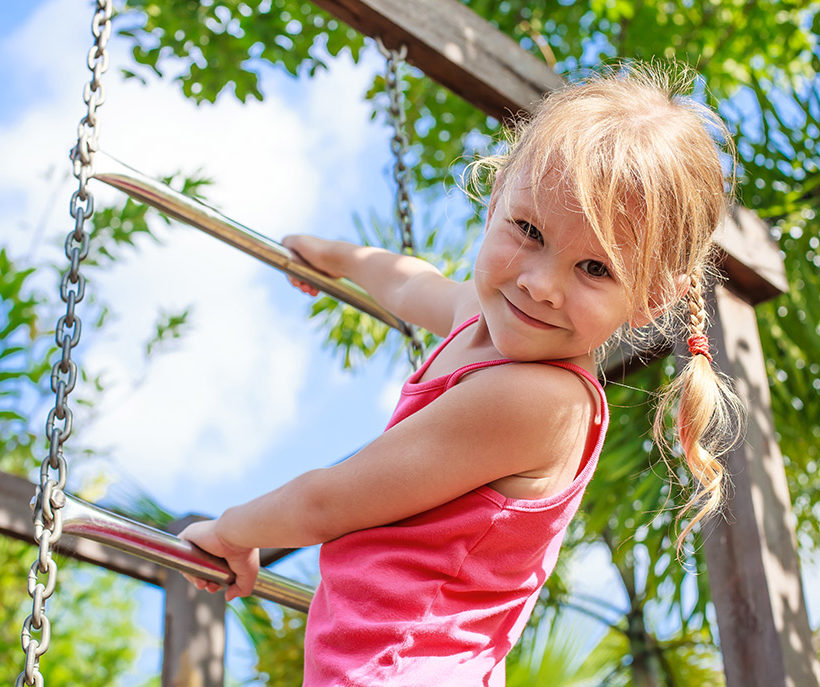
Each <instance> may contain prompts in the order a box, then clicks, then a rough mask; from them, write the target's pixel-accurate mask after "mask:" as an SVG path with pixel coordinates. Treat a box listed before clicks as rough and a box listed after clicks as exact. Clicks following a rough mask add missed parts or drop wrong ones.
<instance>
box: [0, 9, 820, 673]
mask: <svg viewBox="0 0 820 687" xmlns="http://www.w3.org/2000/svg"><path fill="white" fill-rule="evenodd" d="M98 4H99V5H104V4H105V3H104V0H99V3H98ZM316 4H317V5H318V6H320V7H322V8H323V9H325V10H327V11H329V12H331V13H333V14H334V15H336V16H337V17H338V18H339V19H340V20H342V21H345V22H346V23H348V24H349V25H350V26H352V27H353V28H355V29H357V30H358V31H360V32H361V33H363V34H365V35H368V36H371V37H375V38H379V39H381V41H382V42H383V43H384V44H385V45H386V46H388V47H390V48H399V47H400V46H406V51H407V53H406V55H407V56H406V59H407V61H408V62H410V63H412V64H413V65H414V66H416V67H418V68H419V69H421V70H422V71H424V72H425V73H426V74H427V75H428V76H430V77H431V78H434V79H435V80H437V81H439V82H440V83H442V84H443V85H444V86H447V87H448V88H450V89H451V90H452V91H454V92H455V93H457V94H458V95H460V96H461V97H463V98H464V99H465V100H467V101H469V102H471V103H472V104H474V105H475V106H476V107H479V108H480V109H482V110H483V111H485V112H486V113H487V114H489V115H492V116H494V117H496V118H499V119H505V118H507V117H508V116H509V115H510V114H512V113H516V112H519V111H526V110H528V109H529V108H530V106H531V105H532V104H533V103H535V102H536V101H537V100H538V99H539V98H540V96H541V94H542V93H543V92H544V91H548V90H552V89H555V88H560V86H561V84H562V80H561V79H560V77H558V76H557V75H556V74H555V73H554V72H553V71H552V70H551V69H550V67H549V66H548V65H547V64H545V63H543V62H541V61H540V60H538V59H537V58H535V57H534V56H532V55H530V54H529V53H527V52H526V51H524V50H523V49H522V48H521V47H520V46H518V45H517V44H516V43H515V42H514V41H512V40H511V39H510V38H509V37H507V36H505V35H504V34H502V33H501V32H499V31H498V30H497V29H495V28H494V27H492V26H491V25H490V24H489V23H488V22H486V21H484V20H483V19H481V18H480V17H478V16H477V15H475V14H474V13H473V12H471V11H470V10H469V9H468V8H466V7H465V6H463V5H461V4H460V3H458V2H457V1H456V0H446V1H445V0H417V1H415V2H413V3H407V2H402V1H401V0H364V1H363V0H340V1H335V0H317V2H316ZM94 157H95V164H94V172H93V178H94V179H97V180H98V181H101V182H104V183H106V184H109V185H112V186H115V187H117V188H120V189H121V190H123V191H124V192H126V193H128V194H129V195H131V196H132V197H134V198H136V199H139V200H141V201H143V202H147V203H149V204H151V205H154V206H155V207H157V208H159V209H160V210H162V211H163V212H165V213H166V214H168V215H170V216H172V217H175V218H177V219H179V220H181V221H183V222H185V223H187V224H190V225H192V226H195V227H197V228H199V229H201V230H204V231H207V232H208V233H210V234H212V235H214V236H216V237H218V238H220V239H221V240H223V241H225V242H227V243H229V244H231V245H234V246H235V247H238V248H240V249H241V250H244V251H245V252H247V253H249V254H251V255H253V256H254V257H257V258H258V259H261V260H263V261H265V262H267V263H268V264H271V265H273V266H275V267H277V268H278V269H282V270H284V271H286V272H288V273H290V274H293V275H295V276H298V277H299V278H301V279H303V280H305V281H308V282H310V283H313V284H314V285H316V286H317V287H318V288H320V289H322V290H323V291H325V292H327V293H330V294H331V295H334V296H336V297H338V298H340V299H342V300H344V301H346V302H348V303H351V304H352V305H354V306H356V307H358V308H360V309H362V310H364V311H366V312H369V313H370V314H372V315H374V316H376V317H378V318H379V319H381V320H383V321H384V322H386V323H387V324H389V325H390V326H392V327H394V328H396V329H398V330H399V331H402V333H404V334H410V333H411V332H410V330H409V328H408V327H407V325H406V323H404V322H402V321H400V320H398V319H397V318H395V316H393V315H392V314H391V313H388V312H386V311H383V310H382V309H380V308H379V307H378V306H377V305H376V304H375V303H373V302H372V300H371V299H369V297H368V296H367V295H366V294H364V293H363V292H361V291H359V290H357V289H355V288H353V287H352V285H350V284H347V283H344V282H339V281H338V280H330V279H328V278H326V277H324V276H323V275H321V274H319V273H317V272H315V271H313V270H310V268H305V267H302V266H299V265H298V264H296V263H294V262H293V261H292V256H291V255H290V254H289V252H288V251H287V249H285V248H283V247H282V246H280V245H279V244H277V243H276V242H274V241H271V240H270V239H267V238H265V237H263V236H261V235H259V234H256V233H255V232H253V231H252V230H250V229H248V228H246V227H242V226H241V225H238V224H237V223H235V222H233V221H232V220H229V219H228V218H226V217H224V216H222V215H220V214H219V213H217V212H216V211H214V210H212V209H211V208H208V207H207V206H204V205H202V204H201V203H198V202H197V201H194V200H191V199H189V198H187V197H185V196H182V195H181V194H178V193H175V192H173V191H172V190H171V189H169V188H167V187H165V186H163V185H162V184H159V183H157V182H155V181H153V180H151V179H148V178H146V177H144V176H142V175H141V174H139V173H138V172H136V171H135V170H131V169H130V168H128V167H127V166H125V165H123V164H122V163H118V162H116V161H114V160H112V159H111V158H109V157H108V156H105V155H103V154H101V153H96V154H95V156H94ZM80 214H83V213H80ZM86 219H87V217H86ZM716 242H717V244H718V246H719V248H720V251H721V268H722V270H723V271H724V272H725V276H726V278H727V280H726V282H725V286H718V287H717V288H716V289H715V291H714V292H713V293H712V294H710V302H711V306H712V310H713V311H714V315H713V318H712V322H713V323H712V326H711V329H710V337H711V339H712V340H713V341H714V342H715V350H716V351H717V353H716V356H715V362H716V363H717V365H718V366H719V367H720V369H721V370H723V371H724V372H725V373H726V374H728V375H729V376H731V377H733V378H734V380H735V384H736V387H737V391H738V393H739V395H740V396H741V398H742V399H743V400H744V402H745V403H746V405H747V406H748V407H749V425H748V428H747V437H746V440H745V442H744V443H743V444H741V445H740V446H738V447H737V448H736V449H735V450H734V451H733V452H732V453H731V454H729V456H728V457H727V459H726V460H727V466H728V470H729V472H730V474H731V475H732V477H733V484H734V489H733V491H732V493H731V494H730V497H729V502H728V503H727V506H726V513H727V517H726V518H725V519H715V520H714V521H712V523H711V524H710V525H709V526H708V528H707V531H705V532H704V547H705V550H706V555H707V561H708V567H709V574H710V585H711V588H712V597H713V600H714V603H715V607H716V610H717V617H718V624H719V629H720V636H721V647H722V651H723V660H724V668H725V672H726V677H727V685H729V687H740V686H743V687H747V686H749V687H756V686H758V685H759V686H760V687H779V686H780V685H783V686H784V687H786V686H787V685H793V686H794V687H816V686H817V685H818V684H820V667H818V664H817V661H816V658H815V657H814V652H813V649H812V645H811V633H810V630H809V625H808V619H807V616H806V612H805V608H804V605H803V591H802V585H801V580H800V574H799V568H798V561H797V554H796V542H795V537H794V532H793V530H792V526H791V517H790V503H789V494H788V489H787V485H786V479H785V472H784V470H783V464H782V458H781V456H780V453H779V450H778V447H777V443H776V441H775V434H774V427H773V425H772V416H771V408H770V405H771V403H770V399H769V392H768V383H767V379H766V373H765V365H764V359H763V354H762V351H761V348H760V341H759V336H758V332H757V325H756V319H755V314H754V306H755V305H756V304H757V303H760V302H762V301H764V300H767V299H769V298H773V297H774V296H776V295H778V294H779V293H781V292H783V291H785V288H786V284H785V276H784V270H783V265H782V261H781V259H780V257H779V255H778V252H777V248H776V246H775V245H774V244H773V242H772V241H771V240H770V238H769V232H768V227H767V226H766V225H765V223H763V222H762V221H761V220H759V219H758V218H757V217H756V216H755V215H754V214H753V213H752V212H751V211H749V210H746V209H743V208H738V209H736V210H735V211H734V212H733V214H732V215H731V216H730V217H728V218H727V220H726V222H725V224H724V226H723V227H721V228H720V230H719V232H718V234H717V235H716ZM73 269H74V266H73V265H72V270H73ZM77 300H79V298H78V299H77ZM58 329H59V326H58ZM76 336H77V338H79V333H78V330H77V333H76ZM670 352H671V351H670V350H669V349H668V348H667V349H664V348H661V349H659V350H657V351H656V355H657V356H658V357H660V356H664V355H667V354H668V353H670ZM675 352H676V354H678V353H679V354H681V355H684V352H683V351H680V352H679V351H675ZM639 364H640V362H639V361H638V360H637V358H636V357H633V356H632V355H630V353H629V352H628V351H624V352H623V356H622V358H621V359H620V360H617V361H614V362H613V363H612V364H611V365H610V367H609V369H608V371H607V376H608V377H610V378H620V377H622V376H623V375H625V374H626V373H627V372H628V371H629V370H631V369H633V368H634V367H635V366H636V365H639ZM33 491H34V485H31V484H30V483H28V482H27V481H26V480H22V479H20V478H16V477H12V476H9V475H0V496H2V498H0V532H2V533H4V534H7V535H10V536H15V537H19V538H22V539H26V540H30V538H31V526H30V509H29V500H30V498H31V495H32V493H33ZM60 494H62V492H60ZM60 498H61V497H60ZM60 498H58V499H57V500H58V501H59V500H60ZM46 500H48V499H46ZM53 507H54V508H55V509H58V508H59V506H58V505H57V504H56V503H55V504H54V505H53ZM62 510H63V515H62V531H63V535H64V538H63V539H61V540H60V543H59V544H58V545H57V549H58V550H60V551H61V552H63V553H66V554H68V555H73V556H76V557H77V558H80V559H82V560H86V561H89V562H93V563H95V564H98V565H102V566H104V567H107V568H110V569H113V570H116V571H118V572H120V573H123V574H127V575H130V576H132V577H135V578H137V579H141V580H143V581H146V582H150V583H152V584H156V585H159V586H162V587H164V588H165V591H166V619H168V618H171V617H173V619H174V621H173V623H170V622H168V623H166V634H165V655H164V664H163V684H164V685H172V684H174V685H176V684H183V683H181V682H179V680H180V675H181V671H182V669H183V668H182V667H183V666H184V668H185V671H186V674H187V675H188V676H189V679H196V680H197V682H196V683H195V684H201V685H217V684H219V685H221V684H222V660H223V656H222V653H223V651H224V629H223V630H222V635H221V637H222V640H220V632H219V631H215V627H214V624H216V625H219V624H220V623H222V622H224V620H223V618H224V610H225V607H224V600H222V598H221V597H219V596H211V595H208V594H206V593H202V592H195V591H194V590H192V589H191V588H190V587H189V586H188V584H187V583H186V582H185V581H184V580H183V578H182V577H181V576H180V575H178V574H175V573H173V572H171V571H170V570H168V569H167V567H170V568H173V569H176V570H185V571H186V572H194V573H196V574H200V575H202V576H204V577H209V578H210V579H214V580H216V581H220V582H224V581H226V579H227V575H228V573H227V571H226V568H225V565H224V563H222V562H220V561H219V560H218V559H213V558H209V557H207V556H203V555H202V554H201V553H200V552H197V551H195V550H194V549H193V547H191V546H190V545H188V544H187V543H184V542H181V541H180V540H178V539H177V538H176V537H173V536H170V535H169V534H168V533H160V532H158V531H155V530H151V529H150V528H146V527H145V526H142V525H139V524H137V523H130V522H129V521H126V520H124V519H122V518H119V517H117V516H111V515H110V514H107V513H105V512H104V511H101V510H100V509H97V508H95V507H93V506H89V505H87V504H83V503H82V502H80V501H78V500H77V499H74V498H73V497H70V496H67V495H65V505H64V506H63V507H62ZM186 523H187V521H186V520H183V521H181V522H180V523H178V525H179V526H178V527H175V528H174V529H175V531H177V532H178V531H180V530H181V529H182V528H183V527H184V525H185V524H186ZM75 537H76V538H75ZM56 538H57V537H52V539H56ZM97 542H104V543H106V544H107V545H108V546H113V547H114V549H113V550H112V549H110V548H107V547H103V546H100V545H99V544H98V543H97ZM41 551H42V547H41ZM281 554H282V552H281V551H276V550H272V551H266V552H263V559H264V560H265V561H267V562H271V561H272V560H275V559H276V558H277V557H278V556H280V555H281ZM134 555H137V556H139V557H140V558H135V557H134ZM42 560H43V557H42V555H41V568H40V569H41V571H42V572H45V570H43V563H42ZM166 566H167V567H166ZM256 591H257V592H258V593H259V595H260V596H262V597H263V598H268V599H271V600H275V601H277V602H279V603H283V604H285V605H288V606H291V607H293V608H297V609H300V610H305V609H306V607H307V605H308V604H309V599H310V590H309V589H307V588H305V587H304V586H303V585H299V584H297V583H293V582H291V581H288V580H285V579H284V578H280V577H278V576H274V575H273V574H272V573H267V574H263V575H262V576H260V580H259V582H258V584H257V590H256ZM203 609H204V612H203ZM203 617H204V618H207V619H208V621H207V623H203V622H202V618H203ZM29 631H30V633H31V631H32V628H30V629H29ZM45 635H46V631H45V630H43V631H42V639H41V640H40V641H41V643H42V644H43V645H45V646H46V648H47V642H46V641H45ZM29 636H30V637H31V636H32V635H31V634H30V635H29ZM36 641H37V640H35V639H30V644H31V643H32V642H36ZM41 648H42V647H41ZM43 650H45V649H43ZM38 657H39V654H38ZM192 671H193V672H192ZM21 675H22V674H21ZM191 675H196V676H197V677H196V678H191V677H190V676H191ZM40 679H41V680H42V678H40ZM18 684H37V682H36V680H35V681H34V682H27V681H23V682H21V681H20V678H18ZM184 684H194V682H190V683H189V682H185V683H184Z"/></svg>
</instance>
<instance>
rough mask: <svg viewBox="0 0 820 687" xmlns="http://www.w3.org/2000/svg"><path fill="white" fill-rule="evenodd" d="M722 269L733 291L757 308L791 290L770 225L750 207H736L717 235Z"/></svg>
mask: <svg viewBox="0 0 820 687" xmlns="http://www.w3.org/2000/svg"><path fill="white" fill-rule="evenodd" d="M714 239H715V243H717V245H718V246H719V247H720V250H721V253H722V256H721V267H722V269H723V270H724V271H725V273H726V276H727V277H728V280H729V285H730V287H731V288H732V290H733V291H735V292H736V293H739V294H740V295H742V296H743V300H745V301H746V302H747V303H751V304H752V305H757V304H758V303H762V302H763V301H767V300H769V299H770V298H775V297H776V296H778V295H780V294H781V293H785V292H786V291H788V289H789V284H788V281H786V269H785V267H784V265H783V258H782V257H781V255H780V251H779V249H778V247H777V242H776V241H775V240H774V239H773V238H772V236H771V232H770V231H769V225H768V224H766V222H764V221H763V220H762V219H760V217H758V216H757V215H756V214H755V213H754V212H752V211H751V210H749V209H748V208H744V207H742V206H735V207H734V208H733V209H732V210H731V211H730V212H729V213H728V214H727V215H726V220H725V221H724V222H723V224H722V225H721V226H720V227H718V230H717V231H716V232H715V236H714Z"/></svg>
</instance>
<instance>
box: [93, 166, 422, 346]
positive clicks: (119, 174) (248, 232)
mask: <svg viewBox="0 0 820 687" xmlns="http://www.w3.org/2000/svg"><path fill="white" fill-rule="evenodd" d="M94 178H95V179H97V180H98V181H102V182H103V183H105V184H108V185H109V186H113V187H114V188H117V189H119V190H120V191H123V192H124V193H126V194H128V195H129V196H131V197H132V198H134V199H135V200H138V201H140V202H143V203H146V204H148V205H150V206H151V207H154V208H156V209H157V210H159V211H160V212H162V213H164V214H166V215H168V216H169V217H173V218H174V219H178V220H179V221H180V222H184V223H185V224H188V225H190V226H192V227H196V228H197V229H201V230H202V231H204V232H205V233H206V234H210V235H211V236H214V237H215V238H218V239H219V240H220V241H224V242H225V243H228V244H230V245H232V246H233V247H234V248H238V249H239V250H241V251H244V252H245V253H248V255H252V256H253V257H255V258H257V259H259V260H261V261H262V262H264V263H267V264H268V265H271V266H272V267H275V268H276V269H278V270H281V271H282V272H285V273H286V274H289V275H291V276H293V277H296V278H297V279H301V280H302V281H305V282H307V283H308V284H311V285H313V286H315V287H316V288H317V289H319V290H321V291H324V292H325V293H327V294H328V295H330V296H333V297H334V298H338V299H339V300H341V301H344V302H345V303H348V304H349V305H352V306H353V307H354V308H357V309H358V310H361V311H362V312H365V313H367V314H368V315H372V316H373V317H375V318H376V319H379V320H381V321H382V322H384V323H385V324H387V325H389V326H390V327H393V328H394V329H398V330H399V331H400V332H401V333H402V334H404V335H405V336H410V333H411V332H410V328H409V326H408V325H407V323H406V322H404V321H403V320H400V319H399V318H398V317H396V316H395V315H394V314H393V313H391V312H390V311H388V310H385V309H384V308H383V307H382V306H380V305H379V304H378V303H376V301H374V300H373V298H371V297H370V295H368V294H367V293H365V291H363V290H362V289H360V288H359V287H358V286H356V285H355V284H353V283H352V282H350V281H348V280H347V279H334V278H333V277H328V276H327V275H326V274H323V273H322V272H319V271H318V270H316V269H314V268H312V267H309V266H307V265H301V264H299V263H297V262H295V256H294V254H293V252H292V251H290V250H288V249H287V248H285V246H283V245H282V244H281V243H278V242H277V241H274V240H273V239H271V238H268V237H267V236H264V235H262V234H260V233H258V232H255V231H253V229H249V228H248V227H246V226H244V225H242V224H239V223H238V222H235V221H234V220H232V219H230V218H229V217H226V216H225V215H223V214H222V213H221V212H219V211H218V210H216V209H214V208H212V207H209V206H208V205H206V204H205V203H203V202H201V201H199V200H196V199H194V198H191V197H189V196H186V195H184V194H182V193H179V192H178V191H175V190H174V189H172V188H171V187H170V186H167V185H166V184H163V183H161V182H159V181H156V180H155V179H151V178H150V177H147V176H145V175H144V174H142V173H141V172H138V171H137V170H135V169H133V168H131V167H129V166H128V165H126V164H124V163H122V162H120V161H119V160H115V159H114V158H113V157H111V156H110V155H107V154H106V153H103V152H102V151H98V152H97V153H95V155H94Z"/></svg>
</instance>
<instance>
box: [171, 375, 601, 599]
mask: <svg viewBox="0 0 820 687" xmlns="http://www.w3.org/2000/svg"><path fill="white" fill-rule="evenodd" d="M594 412H595V401H594V400H592V395H591V392H590V390H589V389H588V388H587V385H586V384H585V383H584V382H582V381H580V380H579V379H578V378H577V376H576V375H573V374H572V373H569V372H567V371H565V370H561V369H558V368H554V367H548V366H545V365H538V364H532V365H527V364H521V365H505V366H503V367H496V368H489V369H485V370H482V371H481V372H480V373H477V374H472V375H469V376H467V377H465V378H464V380H463V381H461V382H459V384H458V385H456V386H455V387H453V388H452V389H450V390H449V391H448V392H447V393H446V394H444V395H443V396H441V397H440V398H439V399H437V400H436V401H434V402H433V403H431V404H430V405H429V406H427V407H425V408H423V409H421V410H419V411H418V412H417V413H415V414H413V415H411V416H410V417H408V418H407V419H405V420H403V421H402V422H400V423H399V424H398V425H396V426H394V427H392V428H391V429H390V430H388V431H387V432H385V433H384V434H382V435H380V436H379V437H378V438H377V439H376V440H375V441H374V442H373V443H371V444H369V445H368V446H366V447H365V448H363V449H362V450H361V451H359V452H358V453H357V454H356V455H355V456H353V457H351V458H349V459H348V460H346V461H344V462H342V463H339V464H338V465H335V466H333V467H330V468H326V469H319V470H312V471H310V472H308V473H305V474H304V475H302V476H300V477H297V478H296V479H294V480H292V481H291V482H288V483H287V484H285V485H283V486H281V487H279V488H278V489H275V490H273V491H271V492H268V493H267V494H264V495H262V496H260V497H258V498H256V499H253V500H252V501H249V502H248V503H245V504H243V505H241V506H236V507H234V508H229V509H228V510H227V511H225V513H224V514H223V515H222V516H221V517H220V518H219V519H217V520H214V521H210V522H207V523H197V524H196V525H193V526H191V528H188V529H186V530H185V531H184V532H183V533H182V535H181V536H183V537H184V538H186V539H189V540H191V541H193V542H194V543H195V544H198V545H200V546H202V548H205V549H206V550H209V551H211V553H214V554H216V555H222V556H226V554H230V556H231V558H228V561H229V565H230V566H231V568H232V569H233V570H234V572H235V573H237V583H236V584H235V585H233V586H232V587H231V588H230V589H229V590H228V594H229V596H230V597H231V598H232V597H233V596H237V595H240V594H248V593H250V591H251V589H252V587H253V580H254V578H255V576H256V569H255V568H252V567H251V568H249V567H248V566H249V565H250V564H249V562H248V561H249V558H251V557H253V556H254V555H258V554H256V552H255V549H256V548H257V547H266V546H282V547H299V546H308V545H311V544H317V543H320V542H325V541H329V540H331V539H335V538H337V537H340V536H342V535H344V534H347V533H349V532H353V531H356V530H360V529H365V528H370V527H377V526H380V525H385V524H388V523H391V522H395V521H397V520H401V519H403V518H406V517H409V516H411V515H415V514H417V513H421V512H423V511H426V510H428V509H430V508H434V507H435V506H438V505H441V504H442V503H446V502H447V501H450V500H452V499H454V498H456V497H458V496H460V495H462V494H465V493H467V492H468V491H470V490H472V489H475V488H477V487H479V486H482V485H484V484H488V483H491V482H493V481H495V480H498V479H500V478H502V477H506V476H509V475H514V474H518V473H523V472H529V471H532V470H539V471H540V474H543V475H544V477H543V478H542V480H543V484H544V494H545V495H546V494H547V493H557V492H558V491H560V490H561V489H563V488H565V487H566V486H567V485H568V484H569V482H570V481H571V480H572V475H574V474H575V471H576V470H577V466H578V464H579V462H580V460H581V456H582V454H583V450H584V446H585V443H586V439H587V434H588V431H589V427H590V424H591V418H592V416H593V414H594ZM568 462H572V465H568ZM568 468H569V469H568ZM212 546H214V547H215V549H212V548H210V547H212ZM248 552H251V553H250V554H249V553H248ZM257 562H258V561H257ZM234 566H237V567H234ZM199 586H200V587H205V588H208V589H211V590H215V589H216V588H217V587H216V585H211V586H207V585H206V584H205V583H204V582H200V585H199Z"/></svg>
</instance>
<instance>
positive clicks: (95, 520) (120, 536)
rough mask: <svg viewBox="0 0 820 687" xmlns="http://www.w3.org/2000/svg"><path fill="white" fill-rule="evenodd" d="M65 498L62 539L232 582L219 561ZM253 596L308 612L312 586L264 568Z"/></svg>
mask: <svg viewBox="0 0 820 687" xmlns="http://www.w3.org/2000/svg"><path fill="white" fill-rule="evenodd" d="M65 498H66V503H65V506H64V507H63V508H62V532H63V534H70V535H73V536H75V537H82V538H83V539H90V540H93V541H96V542H99V543H101V544H105V545H106V546H110V547H111V548H114V549H118V550H120V551H125V552H126V553H130V554H132V555H134V556H137V557H139V558H144V559H145V560H148V561H152V562H153V563H158V564H159V565H163V566H165V567H168V568H173V569H174V570H178V571H180V572H185V573H189V574H192V575H196V576H198V577H202V578H204V579H207V580H212V581H213V582H218V583H220V584H229V583H230V582H231V580H232V579H233V574H232V573H231V572H230V570H229V568H228V566H227V564H226V563H225V561H224V560H222V559H221V558H217V557H216V556H211V555H210V554H208V553H205V552H204V551H202V550H201V549H199V548H197V547H196V546H194V545H193V544H191V543H190V542H187V541H185V540H183V539H180V538H179V537H175V536H174V535H172V534H168V533H167V532H163V531H162V530H158V529H154V528H153V527H149V526H148V525H143V524H142V523H139V522H136V521H134V520H130V519H128V518H124V517H122V516H120V515H115V514H114V513H110V512H108V511H106V510H103V509H102V508H98V507H97V506H94V505H92V504H90V503H86V502H85V501H82V500H80V499H78V498H76V497H74V496H70V495H68V494H66V497H65ZM253 593H254V595H255V596H258V597H260V598H262V599H268V600H269V601H275V602H277V603H280V604H282V605H283V606H288V607H289V608H294V609H296V610H297V611H303V612H307V610H308V607H309V606H310V601H311V599H312V598H313V589H312V588H311V587H309V586H307V585H304V584H301V583H299V582H295V581H294V580H289V579H288V578H286V577H282V576H280V575H276V574H274V573H272V572H270V571H269V570H265V569H262V570H260V571H259V576H258V577H257V578H256V584H255V586H254V588H253Z"/></svg>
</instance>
